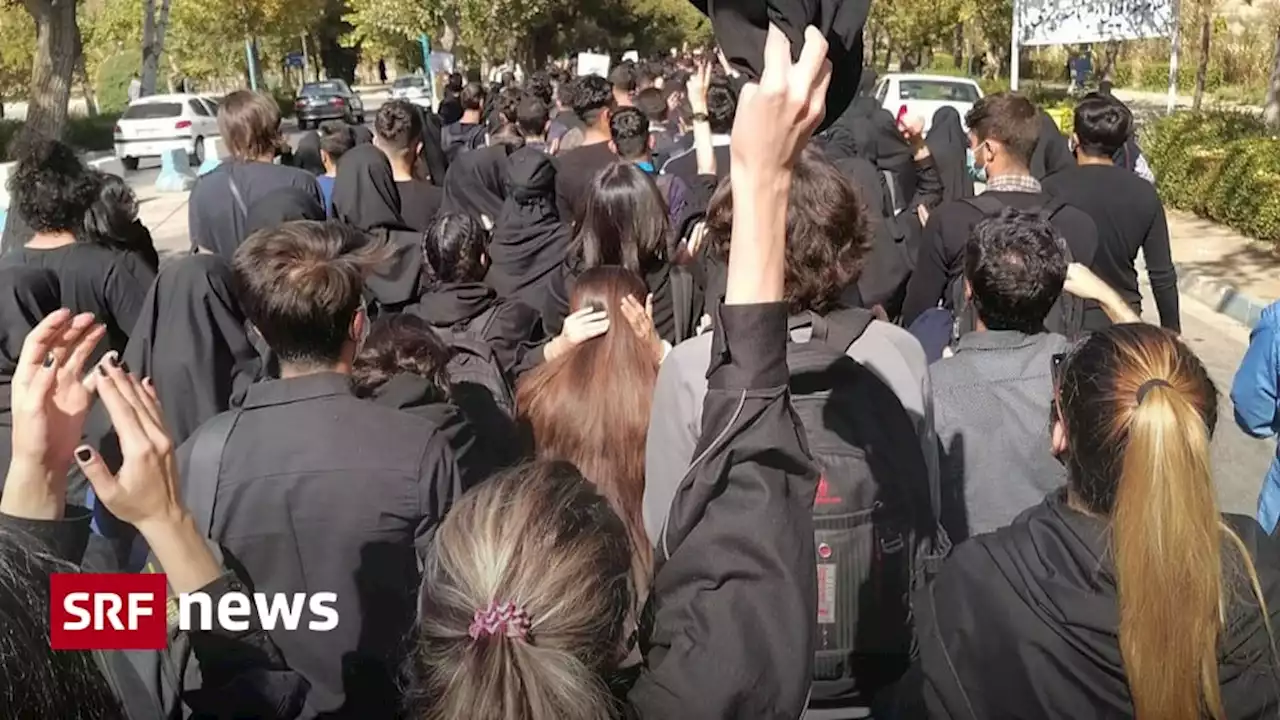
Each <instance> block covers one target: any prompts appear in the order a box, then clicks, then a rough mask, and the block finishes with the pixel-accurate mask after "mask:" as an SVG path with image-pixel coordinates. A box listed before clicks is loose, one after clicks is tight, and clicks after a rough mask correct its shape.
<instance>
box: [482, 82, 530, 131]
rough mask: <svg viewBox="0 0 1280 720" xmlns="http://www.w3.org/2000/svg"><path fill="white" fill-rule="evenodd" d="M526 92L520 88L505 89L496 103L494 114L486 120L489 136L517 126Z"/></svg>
mask: <svg viewBox="0 0 1280 720" xmlns="http://www.w3.org/2000/svg"><path fill="white" fill-rule="evenodd" d="M524 95H525V93H524V91H523V90H521V89H520V88H518V87H504V88H502V91H501V92H500V93H498V96H497V98H496V99H495V101H494V106H493V112H492V113H490V114H489V117H488V118H487V119H486V125H487V127H488V131H489V134H490V135H492V134H494V133H496V132H498V131H499V130H501V129H502V128H504V127H506V126H508V125H515V124H516V121H517V120H518V119H519V118H518V113H519V110H520V101H521V100H523V99H524Z"/></svg>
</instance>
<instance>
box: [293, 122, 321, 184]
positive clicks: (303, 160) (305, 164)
mask: <svg viewBox="0 0 1280 720" xmlns="http://www.w3.org/2000/svg"><path fill="white" fill-rule="evenodd" d="M293 166H294V167H296V168H300V169H302V170H306V171H307V172H309V173H312V174H314V175H323V174H324V171H325V165H324V158H323V157H322V156H321V154H320V133H318V132H316V131H315V130H308V131H307V132H305V133H303V134H302V139H300V140H298V148H297V149H296V150H294V151H293Z"/></svg>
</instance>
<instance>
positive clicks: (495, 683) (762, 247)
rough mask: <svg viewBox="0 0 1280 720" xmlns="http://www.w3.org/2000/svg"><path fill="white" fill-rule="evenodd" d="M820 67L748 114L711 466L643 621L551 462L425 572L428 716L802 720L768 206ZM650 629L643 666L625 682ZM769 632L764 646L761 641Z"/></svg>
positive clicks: (489, 498) (807, 540) (563, 469)
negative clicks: (631, 657) (633, 653)
mask: <svg viewBox="0 0 1280 720" xmlns="http://www.w3.org/2000/svg"><path fill="white" fill-rule="evenodd" d="M812 44H815V45H819V44H822V43H821V40H817V39H815V40H814V41H812ZM813 50H814V48H812V47H810V46H809V45H806V51H807V52H806V54H804V55H802V60H801V64H800V65H798V66H796V67H795V68H794V69H793V70H792V72H791V73H790V74H791V82H792V84H793V85H795V84H802V85H803V86H804V87H805V88H806V89H807V91H808V92H807V93H796V95H797V96H801V95H802V96H803V97H799V98H798V99H795V100H792V99H788V97H787V90H786V86H785V85H782V86H781V87H779V86H776V85H775V86H773V87H768V88H766V87H761V88H760V90H759V92H752V93H749V94H748V96H747V99H746V101H745V102H744V110H745V111H747V112H749V113H750V114H751V115H752V116H753V117H752V120H751V122H749V123H745V124H743V130H742V132H743V135H742V137H743V142H742V146H741V147H740V148H735V149H737V150H738V151H739V155H738V157H739V159H740V160H741V161H742V166H741V167H740V168H739V170H738V174H737V175H736V176H735V180H737V181H738V183H737V185H736V187H735V190H736V191H737V192H736V194H737V195H738V197H737V199H736V201H737V203H738V204H739V205H740V206H741V207H744V208H751V218H750V219H751V222H747V223H743V224H742V225H741V226H740V227H739V228H736V230H738V232H735V237H734V238H733V242H734V247H733V253H734V257H735V258H736V259H735V263H734V267H733V269H732V270H731V276H730V278H729V293H728V297H727V303H726V305H724V306H723V307H722V308H721V310H720V322H718V323H717V324H716V330H715V333H716V337H715V344H716V347H717V348H718V351H717V352H715V353H713V354H712V358H713V360H712V362H711V365H710V370H709V372H708V375H709V377H710V380H709V385H710V390H709V392H708V395H707V400H706V410H705V412H704V414H703V420H702V433H701V441H700V443H699V448H698V458H697V460H698V461H697V462H696V463H695V465H694V467H693V469H692V470H691V471H690V473H689V475H688V476H687V477H686V478H685V480H686V481H685V483H684V486H683V492H682V494H681V497H680V498H679V499H677V501H676V502H675V503H674V507H673V513H672V515H673V517H672V520H671V523H670V524H669V527H668V533H667V537H666V538H664V541H663V547H664V549H667V550H670V554H669V556H668V557H669V559H667V560H666V561H665V562H662V563H660V564H659V565H658V566H657V567H656V569H655V574H654V577H653V583H652V586H651V592H650V596H649V598H650V599H649V603H648V611H647V612H644V613H642V614H637V613H636V611H635V607H636V589H635V588H633V587H632V583H631V582H630V572H629V570H630V567H631V556H632V553H631V548H630V545H631V543H630V542H629V541H628V537H627V530H626V525H625V524H624V523H623V522H622V520H621V519H620V518H619V517H618V515H617V513H616V512H614V511H613V510H612V509H611V508H610V506H609V503H608V502H607V501H606V500H604V498H603V497H601V495H600V494H599V493H598V492H596V491H595V490H594V489H593V488H592V487H591V485H590V484H589V483H588V482H587V481H586V480H585V479H584V478H583V477H582V475H581V474H580V473H579V472H578V471H577V470H576V469H575V468H573V467H572V466H571V465H568V464H564V463H539V464H535V465H531V466H527V467H525V468H521V469H518V470H515V471H513V472H512V473H510V474H507V475H504V476H500V477H498V478H495V479H493V480H490V481H489V482H488V483H486V484H485V485H482V486H481V487H480V488H479V489H478V490H477V491H476V492H473V493H471V494H469V495H468V496H467V497H466V498H464V500H463V501H462V502H461V503H459V504H458V506H457V507H455V508H454V510H453V511H452V512H451V513H450V514H449V515H448V516H447V517H446V518H445V521H444V523H443V524H442V526H441V528H440V531H439V533H438V535H437V538H436V542H435V543H434V544H433V545H432V547H431V551H430V552H431V556H430V557H429V558H428V561H427V563H426V568H427V569H426V572H425V574H424V577H423V582H422V586H421V597H420V601H419V608H420V618H421V622H420V623H419V628H418V635H417V640H416V643H415V644H416V650H415V653H414V658H413V664H412V671H413V676H414V677H413V682H412V685H411V690H410V695H409V698H408V700H409V702H410V704H411V705H410V708H411V712H413V713H414V715H415V716H416V717H429V718H455V717H508V716H511V715H516V714H521V713H523V714H525V715H527V716H528V717H540V718H541V717H547V718H552V717H555V718H559V717H591V718H597V717H612V716H615V715H625V716H626V717H632V718H638V719H643V720H656V719H657V718H684V717H690V718H692V717H696V718H715V719H723V720H728V719H729V718H738V717H751V718H796V717H800V715H801V714H802V713H803V711H804V709H805V701H806V699H807V696H808V693H809V687H810V684H811V677H810V672H809V669H810V667H811V665H812V658H811V657H810V655H811V653H812V652H813V641H812V633H813V625H814V619H813V612H814V607H816V605H817V594H816V585H817V582H816V568H815V564H814V557H815V550H814V542H813V537H812V533H813V516H812V502H813V499H814V496H815V493H816V488H817V477H816V473H815V472H814V469H813V468H812V465H811V463H810V461H809V460H808V458H807V457H806V451H805V450H804V448H803V444H802V443H801V442H800V440H799V437H800V433H801V428H800V427H799V426H798V424H797V421H796V419H795V415H794V413H793V412H792V411H791V410H790V402H789V397H788V393H787V390H786V385H787V369H786V359H785V336H786V319H787V318H786V316H787V313H786V308H785V306H784V305H783V304H782V303H779V302H778V301H779V300H780V299H781V297H782V286H783V277H782V276H783V271H782V268H783V264H784V263H783V261H782V255H783V250H784V247H783V245H784V237H785V225H786V222H785V216H786V204H787V203H786V199H785V197H779V196H777V195H776V194H771V193H770V192H769V191H768V190H766V189H765V188H773V187H777V185H776V182H777V177H778V175H783V176H785V174H786V173H787V171H788V170H787V168H788V167H789V162H790V158H791V157H792V156H794V154H795V153H796V152H797V151H798V147H797V146H798V145H802V144H803V143H804V142H806V141H807V139H808V135H809V134H810V132H811V131H812V129H813V128H814V127H815V126H816V125H817V124H818V121H819V119H820V118H821V117H822V99H821V96H820V95H819V83H818V82H817V73H818V69H819V68H820V67H821V66H822V62H821V56H818V57H817V58H814V57H811V55H812V51H813ZM786 57H787V60H788V61H789V59H790V54H789V53H788V54H787V55H786ZM815 60H816V62H815ZM806 69H809V70H808V71H807V72H806ZM770 71H771V72H770V74H772V73H774V72H785V70H784V69H782V68H770ZM793 92H794V90H793ZM806 100H807V101H809V102H811V103H812V104H808V103H806ZM784 186H785V185H784ZM531 548H537V549H538V550H537V552H530V551H529V550H530V549H531ZM725 548H731V549H732V550H733V551H732V552H724V549H725ZM641 618H644V619H645V622H644V626H643V627H642V628H641V632H640V636H641V637H640V643H639V646H640V647H642V648H644V649H645V651H646V653H645V654H646V657H645V662H644V664H643V665H641V666H639V667H638V668H635V669H634V670H635V672H633V673H632V674H631V677H620V673H618V672H617V671H618V669H619V665H620V664H621V663H622V661H623V659H624V658H625V657H626V654H627V650H628V649H629V648H630V647H631V646H632V645H633V644H634V639H633V638H632V637H631V636H632V633H631V631H630V630H631V628H632V627H634V624H635V623H636V622H638V621H639V620H640V619H641ZM766 619H767V624H768V626H769V630H770V631H769V632H759V629H760V626H759V623H761V622H766ZM517 677H518V678H519V681H518V682H516V681H515V680H514V678H517Z"/></svg>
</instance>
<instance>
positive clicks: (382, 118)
mask: <svg viewBox="0 0 1280 720" xmlns="http://www.w3.org/2000/svg"><path fill="white" fill-rule="evenodd" d="M373 127H374V130H375V133H374V139H373V144H374V145H376V146H377V147H378V149H379V150H381V151H382V152H384V153H386V154H387V159H388V160H390V161H391V171H392V174H393V175H394V177H395V180H396V188H397V189H398V190H399V191H400V213H401V215H402V216H403V217H404V221H405V224H406V225H408V226H409V227H410V228H411V229H413V230H417V231H418V232H424V231H426V229H427V228H428V227H430V226H431V221H432V220H434V219H435V217H436V213H437V212H439V211H440V203H441V201H443V200H444V191H443V190H441V189H440V188H438V187H436V186H435V185H434V184H432V182H431V181H430V180H426V179H424V178H422V177H419V176H416V175H414V166H415V165H416V164H417V161H418V158H419V157H420V156H421V154H422V148H423V144H424V141H423V135H422V134H423V127H422V115H421V113H419V112H418V109H417V108H415V107H414V106H413V105H410V104H409V103H408V102H406V101H404V100H392V101H391V102H389V103H385V104H383V106H382V107H381V108H379V109H378V115H377V116H376V117H375V118H374V121H373Z"/></svg>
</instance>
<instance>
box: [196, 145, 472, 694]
mask: <svg viewBox="0 0 1280 720" xmlns="http://www.w3.org/2000/svg"><path fill="white" fill-rule="evenodd" d="M370 150H371V151H373V152H375V153H377V152H378V151H377V150H376V149H374V148H370ZM354 152H357V151H353V153H354ZM352 159H353V158H352V157H348V158H347V162H346V163H344V167H343V173H342V174H345V172H346V170H347V169H348V167H350V165H348V164H347V163H350V162H351V160H352ZM384 162H385V159H384ZM388 175H389V171H388ZM343 179H344V178H343V177H339V188H338V196H337V198H338V201H339V211H341V210H342V202H341V200H342V185H341V182H342V180H343ZM387 255H388V250H387V248H386V247H385V245H383V244H382V243H377V242H371V241H370V240H369V239H368V237H367V236H366V235H363V234H361V233H359V232H356V231H355V230H353V229H351V228H349V227H347V226H344V225H340V224H329V223H314V222H294V223H288V224H285V225H282V226H280V227H278V228H276V229H274V230H268V231H262V232H259V233H256V234H255V235H254V236H253V237H252V238H250V240H249V241H248V242H247V243H246V244H245V245H244V246H243V247H242V248H241V249H240V250H239V251H238V252H237V254H236V258H235V262H234V264H233V269H234V272H235V283H236V292H237V295H238V297H239V299H240V301H241V302H242V303H243V306H244V309H245V313H246V315H247V316H248V318H249V321H250V322H252V323H253V326H254V327H255V328H256V329H257V331H258V332H259V333H261V335H262V337H263V339H264V340H265V341H266V344H267V345H268V346H269V347H270V348H271V350H272V351H273V352H274V353H275V354H276V355H277V356H278V357H279V359H280V377H281V379H279V380H272V381H268V382H264V383H258V384H255V385H253V386H252V387H251V388H250V389H249V392H248V394H247V396H246V398H245V400H244V404H243V406H242V407H241V409H239V410H237V411H234V413H233V414H231V415H220V416H218V417H217V418H215V419H214V420H212V421H211V422H209V423H206V424H205V425H204V426H202V427H201V429H200V430H198V431H196V433H195V434H194V435H193V436H192V437H191V438H189V439H188V440H187V442H186V443H184V444H183V446H182V448H180V449H179V451H178V462H179V468H180V470H181V476H182V478H183V479H184V482H185V483H186V484H187V485H188V490H187V492H191V491H190V487H191V486H192V485H193V484H195V483H214V484H215V488H214V492H215V493H216V498H217V502H216V504H215V505H214V511H213V521H212V525H211V531H212V537H213V539H214V540H215V541H217V542H218V543H219V544H221V545H222V546H223V547H225V548H226V549H227V551H228V552H229V553H230V554H231V555H233V556H234V557H235V558H236V559H237V561H238V562H239V563H241V564H242V566H243V567H244V570H245V572H246V573H247V578H246V580H247V581H248V582H249V583H250V584H251V585H252V586H253V587H254V589H255V590H256V591H259V592H268V593H270V592H284V593H291V592H305V591H308V590H314V589H316V588H324V589H325V590H326V591H330V592H333V593H335V594H336V597H337V600H336V603H335V609H336V611H337V612H338V614H339V616H340V617H341V618H342V623H341V625H340V626H338V627H337V628H336V629H334V630H332V631H329V632H327V633H292V632H273V634H272V636H273V638H274V639H275V641H276V642H277V643H278V644H279V645H280V647H281V649H282V650H283V651H284V653H285V656H286V657H288V658H289V659H290V663H291V665H292V667H293V668H294V669H295V670H297V671H298V672H299V673H300V674H301V675H302V676H303V677H305V678H306V679H307V680H308V681H309V682H310V683H311V692H310V694H309V695H308V697H307V708H308V710H309V711H310V712H312V713H325V712H334V711H337V710H338V709H339V708H342V709H344V711H345V712H354V713H359V714H361V715H364V716H371V717H382V716H387V715H391V714H394V709H395V707H396V706H397V698H396V694H395V682H394V677H395V667H396V664H397V662H398V660H397V652H396V649H397V648H398V647H399V645H400V641H401V639H402V638H403V636H404V634H405V633H406V632H407V631H408V628H409V625H410V623H411V622H412V618H413V608H412V600H411V598H412V593H413V587H414V585H415V583H416V575H417V572H416V567H417V566H416V560H415V552H414V548H415V545H419V546H420V545H421V544H422V543H423V542H424V541H425V540H426V538H427V536H428V535H429V534H430V532H431V530H432V529H433V527H434V526H435V524H436V523H438V522H439V521H440V519H441V517H442V515H443V514H444V512H445V511H446V510H447V509H448V507H449V505H450V504H451V503H452V501H453V500H454V499H455V498H457V497H458V496H459V495H461V493H462V491H463V490H464V489H465V488H464V487H463V485H462V481H461V477H462V475H461V474H460V470H459V468H458V466H457V463H456V461H455V458H454V456H453V453H452V452H451V451H450V450H449V447H448V444H447V439H446V438H445V437H444V436H443V435H442V434H441V432H440V429H439V428H438V427H437V426H435V425H433V424H432V423H430V422H428V421H425V420H421V419H417V418H413V417H411V416H409V415H407V414H405V413H401V412H399V411H396V410H392V409H389V408H384V407H380V406H378V405H376V404H374V403H369V402H365V401H363V400H359V399H357V398H356V397H354V396H353V395H352V394H351V393H352V390H351V385H350V381H349V377H348V376H349V375H350V373H351V367H352V363H353V362H354V359H355V357H356V355H357V352H358V349H359V347H360V345H361V343H362V342H363V340H364V338H365V334H366V331H367V327H368V322H369V320H368V317H367V315H366V312H365V310H364V301H363V299H362V294H363V292H364V287H365V282H366V278H368V277H369V275H370V274H371V273H372V271H373V268H375V267H377V266H378V265H380V264H381V263H383V262H384V261H385V260H386V257H387ZM221 423H226V425H221ZM213 432H221V433H224V434H225V440H223V443H222V444H223V451H222V453H221V458H222V461H221V463H220V464H216V465H214V466H201V465H196V464H195V463H196V462H197V460H198V458H196V457H194V456H193V448H194V447H195V446H196V444H198V443H200V442H201V438H202V434H203V433H213ZM205 462H207V461H205ZM304 489H305V491H304ZM206 492H207V491H206ZM184 494H185V493H184ZM286 520H287V521H286Z"/></svg>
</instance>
